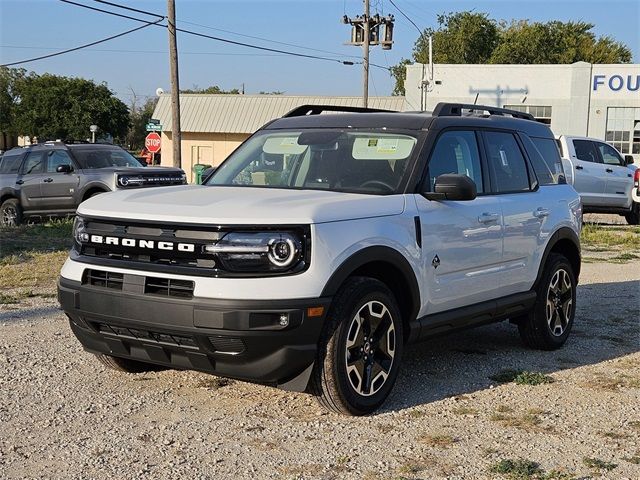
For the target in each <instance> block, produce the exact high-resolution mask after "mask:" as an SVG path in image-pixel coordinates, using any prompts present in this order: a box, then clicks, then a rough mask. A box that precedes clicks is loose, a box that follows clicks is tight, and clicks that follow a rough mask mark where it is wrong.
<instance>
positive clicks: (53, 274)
mask: <svg viewBox="0 0 640 480" xmlns="http://www.w3.org/2000/svg"><path fill="white" fill-rule="evenodd" d="M72 228H73V220H71V219H64V220H51V221H49V222H46V223H42V224H37V225H21V226H19V227H0V267H1V271H2V274H0V290H6V289H14V288H23V289H26V291H27V292H28V293H29V292H30V293H29V294H27V295H23V296H40V295H41V294H42V293H46V292H42V290H43V289H51V288H53V287H55V284H56V279H57V278H58V274H59V273H60V269H61V268H62V264H63V263H64V261H65V259H66V258H67V254H68V251H69V249H70V248H71V243H72V238H71V230H72Z"/></svg>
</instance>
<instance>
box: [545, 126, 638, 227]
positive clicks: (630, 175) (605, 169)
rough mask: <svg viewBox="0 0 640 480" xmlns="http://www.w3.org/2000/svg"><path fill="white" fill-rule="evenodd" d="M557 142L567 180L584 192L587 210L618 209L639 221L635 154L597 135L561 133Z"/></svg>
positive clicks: (589, 211) (634, 221)
mask: <svg viewBox="0 0 640 480" xmlns="http://www.w3.org/2000/svg"><path fill="white" fill-rule="evenodd" d="M557 142H558V147H559V148H560V152H561V155H562V164H563V167H564V172H565V175H566V177H567V181H568V182H569V183H570V184H571V185H573V188H575V189H576V191H577V192H578V193H579V194H580V198H581V199H582V205H583V209H584V213H617V214H619V215H624V217H625V218H626V220H627V222H628V223H629V224H631V225H638V224H639V223H640V203H638V202H639V200H638V198H637V197H638V195H637V187H634V182H638V178H639V177H638V176H639V175H640V174H639V173H638V172H637V167H636V166H635V165H632V164H633V157H632V156H631V155H626V156H625V157H623V156H622V155H621V154H620V153H619V152H618V151H617V150H616V149H615V148H614V147H612V146H611V145H609V144H608V143H605V142H603V141H602V140H598V139H595V138H588V137H572V136H567V135H561V136H559V137H557ZM634 175H635V178H634ZM634 189H635V190H636V198H635V199H634Z"/></svg>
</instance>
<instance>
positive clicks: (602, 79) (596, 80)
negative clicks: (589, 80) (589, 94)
mask: <svg viewBox="0 0 640 480" xmlns="http://www.w3.org/2000/svg"><path fill="white" fill-rule="evenodd" d="M598 87H605V88H606V87H609V90H613V91H614V92H617V91H620V90H628V91H629V92H637V91H638V90H640V75H594V76H593V91H594V92H595V91H597V90H598Z"/></svg>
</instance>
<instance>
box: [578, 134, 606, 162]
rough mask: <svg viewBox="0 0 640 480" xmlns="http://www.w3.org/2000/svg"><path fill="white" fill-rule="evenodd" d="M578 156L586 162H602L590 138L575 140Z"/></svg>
mask: <svg viewBox="0 0 640 480" xmlns="http://www.w3.org/2000/svg"><path fill="white" fill-rule="evenodd" d="M573 148H574V149H575V150H576V158H577V159H578V160H582V161H585V162H593V163H600V159H599V158H598V152H597V150H596V147H595V145H594V144H593V142H590V141H589V140H573Z"/></svg>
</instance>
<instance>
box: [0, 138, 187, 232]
mask: <svg viewBox="0 0 640 480" xmlns="http://www.w3.org/2000/svg"><path fill="white" fill-rule="evenodd" d="M185 183H186V176H185V174H184V172H183V171H182V170H181V169H179V168H169V167H145V166H143V165H142V164H141V163H140V162H139V161H138V160H136V159H135V157H133V156H132V155H130V154H129V153H128V152H127V151H126V150H124V149H122V148H120V147H118V146H115V145H103V144H64V143H61V142H54V143H44V144H39V145H33V146H30V147H25V148H14V149H13V150H9V151H8V152H5V154H4V155H3V156H2V157H1V158H0V224H2V225H3V226H11V225H19V224H20V223H22V222H23V221H24V220H26V219H27V218H33V217H43V216H46V217H49V216H65V215H70V214H74V213H75V211H76V208H77V207H78V205H79V204H80V203H81V202H83V201H84V200H86V199H87V198H89V197H92V196H94V195H98V194H100V193H104V192H109V191H113V190H116V189H129V188H135V187H153V186H163V185H183V184H185Z"/></svg>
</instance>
